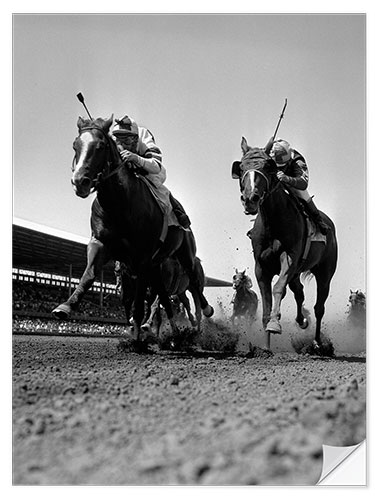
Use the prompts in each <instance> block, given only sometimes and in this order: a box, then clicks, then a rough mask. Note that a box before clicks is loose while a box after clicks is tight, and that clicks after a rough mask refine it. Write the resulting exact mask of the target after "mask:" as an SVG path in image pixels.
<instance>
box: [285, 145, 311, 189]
mask: <svg viewBox="0 0 375 500" xmlns="http://www.w3.org/2000/svg"><path fill="white" fill-rule="evenodd" d="M291 154H292V157H291V159H290V160H289V162H288V163H287V164H286V165H285V167H282V168H280V170H281V171H282V172H283V173H284V174H285V178H283V182H285V184H288V185H289V186H291V187H293V188H295V189H298V190H300V191H305V190H306V189H307V186H308V184H309V170H308V168H307V165H306V161H305V159H304V157H303V156H302V155H301V154H300V153H298V151H296V150H295V149H293V150H292V151H291Z"/></svg>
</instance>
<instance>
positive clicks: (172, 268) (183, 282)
mask: <svg viewBox="0 0 375 500" xmlns="http://www.w3.org/2000/svg"><path fill="white" fill-rule="evenodd" d="M194 271H195V275H196V277H197V284H198V286H199V292H200V293H203V289H204V282H205V276H204V271H203V267H202V263H201V261H200V259H199V258H198V257H195V266H194ZM161 278H162V280H163V285H164V288H165V290H166V291H167V293H168V295H169V297H177V298H178V299H179V301H180V302H181V303H182V304H183V306H184V308H185V311H186V312H187V314H188V318H189V321H190V324H191V326H193V327H196V326H197V327H198V329H199V328H200V325H201V321H202V309H201V305H200V302H199V294H198V293H197V290H196V288H195V287H194V286H191V283H190V279H189V276H188V274H187V272H186V271H185V270H184V268H183V267H182V266H181V264H180V262H179V260H178V259H176V258H174V257H169V258H168V259H166V260H165V261H164V262H163V263H162V264H161ZM187 291H189V292H190V293H191V295H192V297H193V300H194V306H195V317H194V316H193V314H192V313H191V308H190V302H189V299H188V297H187V295H186V292H187ZM151 297H154V300H153V302H152V306H151V310H150V315H149V317H148V318H147V320H146V321H145V322H144V323H143V325H142V328H143V329H149V328H151V324H152V321H153V319H154V316H155V314H156V312H157V310H158V308H159V302H160V299H159V297H158V296H157V292H156V291H155V290H153V289H152V290H151ZM158 327H160V324H159V325H158Z"/></svg>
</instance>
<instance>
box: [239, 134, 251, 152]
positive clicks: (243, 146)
mask: <svg viewBox="0 0 375 500" xmlns="http://www.w3.org/2000/svg"><path fill="white" fill-rule="evenodd" d="M241 149H242V152H243V154H245V153H247V152H248V151H249V149H250V146H249V145H248V143H247V140H246V139H245V137H242V140H241Z"/></svg>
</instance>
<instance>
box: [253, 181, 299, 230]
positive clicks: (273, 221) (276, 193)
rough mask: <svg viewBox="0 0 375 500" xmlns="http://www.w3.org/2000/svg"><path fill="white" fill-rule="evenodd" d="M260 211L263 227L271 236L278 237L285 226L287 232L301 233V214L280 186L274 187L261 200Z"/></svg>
mask: <svg viewBox="0 0 375 500" xmlns="http://www.w3.org/2000/svg"><path fill="white" fill-rule="evenodd" d="M260 213H261V217H262V219H263V223H264V226H265V229H266V230H268V231H270V232H271V236H273V235H275V236H278V237H280V233H282V232H283V231H284V228H285V226H287V228H288V231H287V233H289V234H293V235H295V236H300V235H301V234H302V233H303V224H301V222H302V221H303V216H302V214H301V213H300V211H299V210H298V208H297V206H296V203H295V202H294V201H293V200H292V199H291V196H290V195H288V194H287V193H286V192H285V191H284V189H283V188H282V187H281V186H278V187H276V189H274V190H273V191H272V192H271V193H270V194H269V196H268V197H267V198H266V199H265V200H264V201H263V204H262V206H261V209H260ZM278 239H279V238H278Z"/></svg>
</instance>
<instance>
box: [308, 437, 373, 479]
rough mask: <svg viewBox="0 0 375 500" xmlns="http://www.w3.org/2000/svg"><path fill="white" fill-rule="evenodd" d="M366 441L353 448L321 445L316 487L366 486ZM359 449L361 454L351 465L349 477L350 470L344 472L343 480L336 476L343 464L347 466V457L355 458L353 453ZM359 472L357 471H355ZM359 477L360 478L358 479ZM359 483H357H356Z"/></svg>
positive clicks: (339, 475) (338, 475)
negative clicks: (352, 468) (321, 459)
mask: <svg viewBox="0 0 375 500" xmlns="http://www.w3.org/2000/svg"><path fill="white" fill-rule="evenodd" d="M365 443H366V441H362V442H361V443H358V444H356V445H354V446H329V445H325V444H323V466H322V472H321V475H320V478H319V481H318V482H317V483H316V484H317V485H320V486H324V485H331V486H332V485H336V486H340V485H355V486H359V485H363V486H365V485H366V446H365ZM360 448H361V450H362V453H361V455H360V456H358V460H357V461H356V462H353V463H352V464H351V465H352V466H353V467H354V468H355V469H356V470H353V477H351V474H350V469H349V470H348V471H345V474H346V477H345V479H344V480H343V478H342V477H341V476H342V475H341V474H338V472H339V470H340V468H342V466H343V465H344V464H348V462H349V460H348V459H349V457H351V458H352V459H353V458H355V455H354V454H355V452H356V451H357V450H359V449H360ZM358 468H359V469H361V470H357V469H358ZM359 476H360V477H359ZM358 481H359V482H358Z"/></svg>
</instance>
